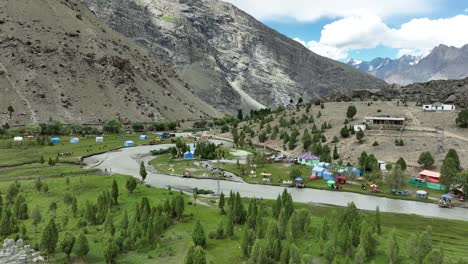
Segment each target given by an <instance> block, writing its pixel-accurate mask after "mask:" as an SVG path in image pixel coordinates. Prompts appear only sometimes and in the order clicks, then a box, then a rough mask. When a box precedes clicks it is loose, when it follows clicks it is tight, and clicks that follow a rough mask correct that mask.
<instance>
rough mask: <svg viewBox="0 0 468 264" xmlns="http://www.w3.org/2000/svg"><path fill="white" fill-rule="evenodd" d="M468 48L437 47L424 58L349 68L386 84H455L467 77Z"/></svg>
mask: <svg viewBox="0 0 468 264" xmlns="http://www.w3.org/2000/svg"><path fill="white" fill-rule="evenodd" d="M467 59H468V45H465V46H463V47H461V48H456V47H448V46H445V45H439V46H437V47H435V48H434V49H433V50H432V52H431V53H429V54H428V55H427V56H425V57H422V58H421V57H414V56H403V57H401V58H399V59H395V60H392V59H389V58H376V59H374V60H372V61H369V62H361V61H356V60H350V61H348V64H349V65H351V66H353V67H355V68H357V69H359V70H361V71H363V72H367V73H369V74H371V75H373V76H376V77H377V78H380V79H382V80H385V81H386V82H388V83H396V84H400V85H407V84H412V83H418V82H427V81H431V80H456V79H462V78H465V77H468V64H467Z"/></svg>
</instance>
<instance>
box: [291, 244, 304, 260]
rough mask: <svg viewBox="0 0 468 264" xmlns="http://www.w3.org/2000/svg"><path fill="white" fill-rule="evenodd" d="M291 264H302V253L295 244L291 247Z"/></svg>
mask: <svg viewBox="0 0 468 264" xmlns="http://www.w3.org/2000/svg"><path fill="white" fill-rule="evenodd" d="M289 264H301V253H300V252H299V248H297V246H296V245H295V244H294V243H292V244H291V245H290V246H289Z"/></svg>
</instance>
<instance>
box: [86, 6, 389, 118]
mask: <svg viewBox="0 0 468 264" xmlns="http://www.w3.org/2000/svg"><path fill="white" fill-rule="evenodd" d="M82 1H83V2H84V3H85V5H87V6H88V7H89V8H90V9H91V10H92V11H93V12H94V13H96V15H97V16H98V17H99V18H102V19H103V20H104V21H106V22H107V24H108V25H109V26H110V27H112V28H113V29H114V30H116V31H118V32H120V33H122V34H123V35H125V36H127V37H129V38H131V39H133V40H134V41H136V42H137V43H139V44H140V45H141V46H143V47H146V48H148V49H149V50H151V52H152V53H153V54H155V55H156V56H157V57H158V58H159V59H161V60H165V61H166V62H168V63H174V64H175V65H176V67H177V72H178V73H179V74H180V75H181V77H182V79H183V80H184V81H186V82H188V83H190V85H192V86H193V87H194V91H195V93H196V95H198V96H199V97H200V98H201V99H203V100H204V101H206V102H208V103H209V104H210V105H212V106H214V107H215V108H216V109H219V110H221V111H224V112H233V111H236V110H237V109H239V108H242V109H252V108H260V107H265V106H266V107H274V106H278V105H284V104H289V102H290V100H293V101H294V102H297V100H298V99H299V98H303V99H304V100H308V99H312V98H317V97H322V96H326V95H328V94H330V93H331V92H333V91H335V92H336V91H342V92H344V93H347V92H349V91H351V90H353V89H362V88H379V87H383V86H385V85H386V84H385V83H384V82H383V81H380V80H378V79H376V78H374V77H372V76H370V75H367V74H364V73H361V72H360V71H358V70H356V69H354V68H352V67H350V66H347V65H345V64H343V63H339V62H336V61H333V60H330V59H327V58H324V57H321V56H319V55H317V54H314V53H313V52H311V51H310V50H308V49H307V48H305V47H303V46H302V45H301V44H300V43H298V42H296V41H294V40H291V39H289V38H287V37H286V36H284V35H281V34H279V33H278V32H276V31H274V30H272V29H270V28H268V27H267V26H265V25H264V24H262V23H260V22H259V21H257V20H255V19H254V18H253V17H251V16H250V15H248V14H246V13H245V12H243V11H241V10H239V9H238V8H236V7H235V6H233V5H231V4H228V3H225V2H221V1H218V0H177V1H174V0H82Z"/></svg>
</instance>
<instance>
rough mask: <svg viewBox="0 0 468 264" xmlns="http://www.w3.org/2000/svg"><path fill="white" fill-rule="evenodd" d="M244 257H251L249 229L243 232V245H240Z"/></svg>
mask: <svg viewBox="0 0 468 264" xmlns="http://www.w3.org/2000/svg"><path fill="white" fill-rule="evenodd" d="M240 247H241V251H242V255H243V256H244V257H245V258H248V257H250V250H251V248H250V243H249V229H248V228H244V231H243V232H242V238H241V243H240Z"/></svg>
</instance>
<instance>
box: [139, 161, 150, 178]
mask: <svg viewBox="0 0 468 264" xmlns="http://www.w3.org/2000/svg"><path fill="white" fill-rule="evenodd" d="M146 175H148V173H147V172H146V168H145V163H144V162H143V161H141V163H140V176H141V182H144V181H145V179H146Z"/></svg>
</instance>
